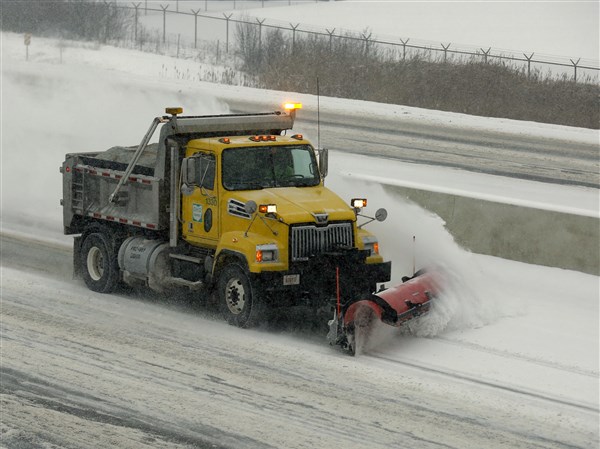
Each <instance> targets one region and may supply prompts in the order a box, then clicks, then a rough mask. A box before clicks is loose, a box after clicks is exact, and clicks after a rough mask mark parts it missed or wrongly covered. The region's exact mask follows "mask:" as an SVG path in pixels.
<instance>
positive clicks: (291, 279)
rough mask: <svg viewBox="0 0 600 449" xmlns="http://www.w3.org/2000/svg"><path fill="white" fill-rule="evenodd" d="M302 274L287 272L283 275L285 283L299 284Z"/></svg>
mask: <svg viewBox="0 0 600 449" xmlns="http://www.w3.org/2000/svg"><path fill="white" fill-rule="evenodd" d="M299 284H300V275H299V274H286V275H284V276H283V285H299Z"/></svg>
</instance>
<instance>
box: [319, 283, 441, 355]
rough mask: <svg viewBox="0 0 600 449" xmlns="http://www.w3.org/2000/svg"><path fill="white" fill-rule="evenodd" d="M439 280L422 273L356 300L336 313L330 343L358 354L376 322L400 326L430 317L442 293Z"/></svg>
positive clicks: (330, 329) (331, 324)
mask: <svg viewBox="0 0 600 449" xmlns="http://www.w3.org/2000/svg"><path fill="white" fill-rule="evenodd" d="M438 278H439V276H438V275H437V274H436V273H434V272H424V271H418V272H417V273H416V274H415V275H414V276H413V277H411V278H403V281H404V283H403V284H400V285H397V286H395V287H392V288H389V289H387V290H383V291H380V292H377V293H375V294H373V295H371V296H370V297H367V298H363V299H358V300H356V301H353V302H351V303H350V304H347V305H346V306H345V307H343V308H342V309H341V310H340V311H339V312H338V311H337V310H336V312H335V314H334V317H333V320H331V321H330V322H329V334H328V336H327V338H328V340H329V342H330V344H332V345H334V344H335V345H340V346H341V347H342V348H343V349H345V350H348V351H349V352H350V353H351V354H352V355H355V354H356V352H357V349H360V347H361V345H362V344H363V343H364V340H365V339H366V337H367V336H368V333H369V331H370V328H371V325H372V323H373V321H374V320H379V321H381V322H383V323H385V324H388V325H390V326H396V327H399V326H401V325H402V324H404V323H406V322H407V321H410V320H412V319H413V318H417V317H419V316H421V315H424V314H426V313H427V312H429V310H430V308H431V303H432V301H433V300H434V299H435V297H436V296H437V295H438V293H439V289H440V287H439V279H438Z"/></svg>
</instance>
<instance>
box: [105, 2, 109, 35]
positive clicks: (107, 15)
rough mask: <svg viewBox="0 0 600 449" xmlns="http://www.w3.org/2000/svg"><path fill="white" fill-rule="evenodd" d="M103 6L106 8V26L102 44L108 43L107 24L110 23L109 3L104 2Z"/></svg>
mask: <svg viewBox="0 0 600 449" xmlns="http://www.w3.org/2000/svg"><path fill="white" fill-rule="evenodd" d="M104 6H106V13H105V14H106V15H105V17H106V24H105V25H106V26H105V27H104V43H105V44H106V43H107V42H108V24H109V23H110V2H107V1H106V0H104Z"/></svg>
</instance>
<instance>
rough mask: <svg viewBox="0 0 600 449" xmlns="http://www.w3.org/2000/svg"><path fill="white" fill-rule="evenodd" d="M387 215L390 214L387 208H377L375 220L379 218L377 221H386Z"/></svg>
mask: <svg viewBox="0 0 600 449" xmlns="http://www.w3.org/2000/svg"><path fill="white" fill-rule="evenodd" d="M387 216H388V213H387V210H385V209H384V208H381V209H377V212H375V220H377V221H385V219H386V218H387Z"/></svg>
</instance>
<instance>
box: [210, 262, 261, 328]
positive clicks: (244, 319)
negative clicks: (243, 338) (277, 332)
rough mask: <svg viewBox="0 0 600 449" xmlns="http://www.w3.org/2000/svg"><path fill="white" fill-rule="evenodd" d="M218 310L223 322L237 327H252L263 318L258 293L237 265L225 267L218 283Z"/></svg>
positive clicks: (244, 272)
mask: <svg viewBox="0 0 600 449" xmlns="http://www.w3.org/2000/svg"><path fill="white" fill-rule="evenodd" d="M218 292H219V308H220V310H221V314H222V315H223V317H224V318H225V320H226V321H227V322H228V323H229V324H232V325H234V326H238V327H246V328H247V327H254V326H256V325H257V324H259V323H260V322H261V321H262V320H263V319H264V317H265V305H264V301H263V298H262V297H261V294H260V291H259V289H258V288H256V286H255V285H253V283H252V282H251V280H250V278H249V277H248V274H247V273H246V271H245V270H244V269H243V268H242V267H241V266H239V265H237V264H233V265H228V266H226V267H225V268H224V269H223V271H222V272H221V275H220V276H219V281H218Z"/></svg>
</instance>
